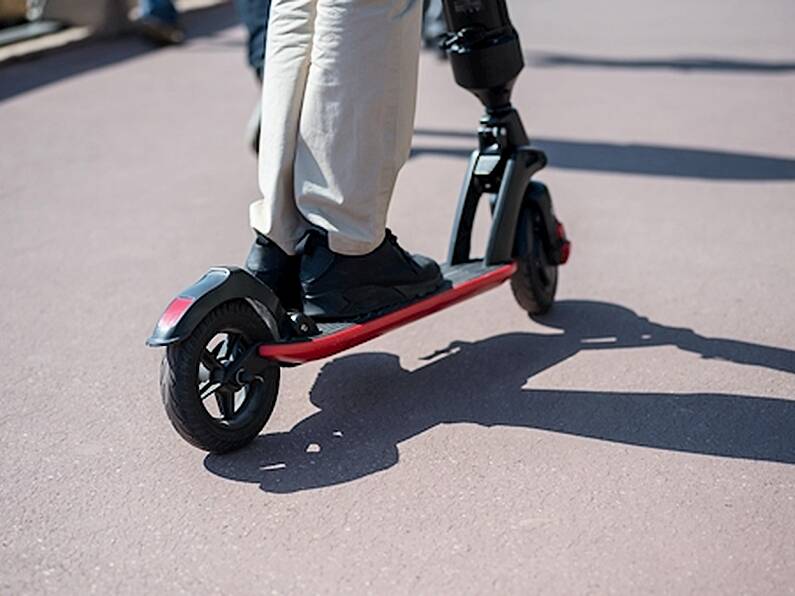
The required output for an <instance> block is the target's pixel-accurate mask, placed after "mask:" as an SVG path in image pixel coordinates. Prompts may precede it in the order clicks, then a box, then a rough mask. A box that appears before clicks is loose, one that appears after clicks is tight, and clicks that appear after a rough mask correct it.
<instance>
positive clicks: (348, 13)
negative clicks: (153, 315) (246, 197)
mask: <svg viewBox="0 0 795 596" xmlns="http://www.w3.org/2000/svg"><path fill="white" fill-rule="evenodd" d="M421 17H422V2H420V1H419V0H375V1H373V0H368V1H364V0H340V1H338V2H335V3H333V5H332V4H331V3H328V2H323V1H322V0H274V2H273V4H272V7H271V13H270V21H269V25H268V38H267V43H266V57H265V64H266V65H267V67H266V68H265V73H264V81H263V105H266V106H268V109H267V110H266V111H265V112H264V113H263V117H262V134H261V138H260V152H259V185H260V190H261V192H262V199H261V200H258V201H256V202H255V203H253V204H252V205H251V208H250V222H251V227H252V228H253V229H254V230H255V232H256V235H257V237H256V240H255V242H254V245H253V246H252V248H251V252H250V254H249V256H248V258H247V261H246V265H247V268H248V269H249V270H250V271H251V272H252V273H253V274H254V275H255V276H256V277H257V278H258V279H260V281H262V282H264V283H265V284H267V285H268V286H270V287H271V288H272V289H273V290H274V291H275V293H276V294H277V296H279V298H280V299H281V300H282V302H283V303H284V304H285V305H288V306H290V307H293V308H297V307H300V306H303V310H304V312H306V313H307V314H309V315H311V316H313V317H316V318H318V319H340V318H349V317H355V316H358V315H362V314H366V313H368V312H372V311H375V310H380V309H382V308H385V307H388V306H391V305H393V304H395V303H397V302H400V301H402V300H410V299H413V298H416V297H419V296H422V295H424V294H427V293H429V292H432V291H434V290H435V289H437V288H438V287H439V285H440V284H441V283H442V277H441V273H440V270H439V267H438V265H437V264H436V263H435V262H433V261H432V260H430V259H428V258H425V257H419V256H412V255H410V254H409V253H407V252H406V251H405V250H403V248H402V247H401V246H400V245H399V244H398V242H397V238H396V237H395V236H394V235H393V234H391V233H389V232H388V231H387V230H386V216H387V209H388V207H389V202H390V199H391V198H392V191H393V188H394V186H395V181H396V179H397V175H398V172H399V170H400V169H401V167H402V166H403V164H404V163H405V162H406V160H407V159H408V156H409V150H410V145H411V137H412V133H413V123H414V110H415V103H416V94H417V69H418V62H419V52H420V32H421V22H420V20H421ZM299 298H300V300H301V302H302V303H303V304H300V303H299Z"/></svg>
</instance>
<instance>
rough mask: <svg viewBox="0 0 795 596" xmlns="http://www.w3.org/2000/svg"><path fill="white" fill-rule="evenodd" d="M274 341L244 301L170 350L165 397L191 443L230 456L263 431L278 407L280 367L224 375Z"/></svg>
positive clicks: (164, 369) (163, 377)
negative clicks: (254, 348) (252, 351)
mask: <svg viewBox="0 0 795 596" xmlns="http://www.w3.org/2000/svg"><path fill="white" fill-rule="evenodd" d="M268 339H272V335H271V333H270V331H269V330H268V328H267V326H266V325H265V323H264V322H263V321H262V319H260V317H259V316H258V315H257V314H256V313H255V312H254V310H253V309H252V308H251V307H250V306H249V305H248V304H247V303H246V302H244V301H242V300H240V301H232V302H226V303H224V304H221V305H220V306H218V307H217V308H216V309H214V310H213V311H211V312H210V314H208V315H207V317H205V319H204V320H203V321H202V322H201V323H199V325H198V326H197V327H196V329H195V330H194V331H193V333H192V334H191V335H190V337H188V338H187V339H185V340H183V341H181V342H179V343H176V344H173V345H170V346H169V347H168V349H167V350H166V354H165V356H164V357H163V362H162V365H161V368H160V389H161V395H162V398H163V405H164V406H165V409H166V414H167V415H168V418H169V420H170V421H171V423H172V425H173V426H174V428H175V429H176V430H177V432H178V433H179V434H180V435H181V436H182V437H183V438H184V439H185V440H186V441H188V442H189V443H191V444H192V445H194V446H196V447H198V448H199V449H203V450H205V451H210V452H212V453H225V452H228V451H233V450H235V449H239V448H241V447H243V446H245V445H247V444H248V443H250V442H251V441H252V440H254V438H255V437H256V436H257V435H258V434H259V433H260V431H261V430H262V429H263V427H264V426H265V423H266V422H267V421H268V419H269V418H270V416H271V414H272V412H273V408H274V406H275V405H276V395H277V393H278V391H279V367H278V366H276V365H273V366H271V367H268V368H267V369H266V370H265V371H264V372H258V373H257V375H256V376H254V375H246V374H245V371H242V372H241V373H240V374H237V375H235V377H236V378H235V379H228V377H229V375H228V374H227V375H225V374H224V373H225V372H228V371H229V367H230V366H233V365H235V364H236V363H237V362H238V361H239V359H240V358H242V356H243V354H245V353H246V351H247V350H248V349H249V348H251V347H252V346H254V345H256V344H258V343H261V342H263V341H266V340H268ZM249 377H252V378H250V380H249ZM242 379H246V380H247V381H248V382H243V381H242Z"/></svg>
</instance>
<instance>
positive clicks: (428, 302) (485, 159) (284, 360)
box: [147, 0, 571, 453]
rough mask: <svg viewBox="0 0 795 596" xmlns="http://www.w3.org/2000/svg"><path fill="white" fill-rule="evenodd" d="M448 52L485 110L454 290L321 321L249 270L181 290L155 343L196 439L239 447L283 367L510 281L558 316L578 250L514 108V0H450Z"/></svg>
mask: <svg viewBox="0 0 795 596" xmlns="http://www.w3.org/2000/svg"><path fill="white" fill-rule="evenodd" d="M445 16H446V18H447V23H448V25H449V28H450V31H451V33H449V34H448V35H447V37H446V39H445V40H444V42H443V45H442V47H443V48H444V50H445V51H446V52H447V53H448V56H449V58H450V63H451V65H452V67H453V73H454V76H455V80H456V82H457V83H458V84H459V85H460V86H461V87H463V88H464V89H467V90H469V91H471V92H472V93H474V95H475V96H476V97H477V98H478V99H479V100H480V101H481V103H482V104H483V105H484V107H485V110H486V112H485V115H484V116H483V117H482V118H481V121H480V127H479V130H478V144H479V147H478V149H476V150H475V151H473V153H472V155H471V157H470V159H469V165H468V168H467V172H466V178H465V181H464V185H463V189H462V190H461V194H460V197H459V200H458V209H457V212H456V215H455V222H454V224H453V230H452V237H451V239H450V245H449V252H448V257H447V262H446V263H445V264H444V265H442V272H443V275H444V279H445V284H444V285H443V287H442V288H440V289H439V290H437V291H436V292H435V293H433V294H431V295H428V296H424V297H422V298H419V299H416V300H414V301H411V302H409V303H406V304H402V305H400V306H397V307H394V308H391V309H387V310H385V311H381V312H376V313H372V314H371V315H368V316H367V317H363V318H361V319H358V320H354V321H338V322H318V321H314V320H312V319H311V318H310V317H308V316H306V315H305V314H303V313H301V312H295V311H292V312H290V311H286V310H285V309H284V307H283V306H282V305H281V304H280V302H279V299H278V298H277V297H276V295H275V294H274V293H273V292H272V291H271V289H270V288H269V287H267V286H266V285H265V284H263V283H261V282H260V281H258V280H257V279H256V278H255V277H254V276H253V275H251V274H250V273H248V272H247V271H245V270H243V269H240V268H237V267H213V268H211V269H210V270H209V271H208V272H207V273H206V274H205V275H204V276H203V277H202V278H201V279H200V280H199V281H197V282H196V283H195V284H194V285H192V286H191V287H189V288H187V289H186V290H185V291H183V292H181V293H180V294H178V295H177V296H176V297H175V298H174V299H173V300H172V301H171V303H170V304H169V305H168V307H167V308H166V310H165V312H164V313H163V314H162V316H161V317H160V319H159V321H158V322H157V326H156V327H155V330H154V332H153V333H152V335H151V337H149V339H148V340H147V345H149V346H154V347H158V346H165V347H166V354H165V356H164V358H163V361H162V365H161V372H160V383H161V393H162V398H163V403H164V405H165V409H166V413H167V415H168V417H169V419H170V420H171V422H172V424H173V425H174V427H175V428H176V430H177V432H178V433H179V434H180V435H182V437H183V438H185V439H186V440H187V441H188V442H190V443H191V444H193V445H195V446H196V447H199V448H201V449H204V450H206V451H210V452H213V453H224V452H228V451H232V450H235V449H239V448H241V447H243V446H245V445H246V444H248V443H249V442H251V441H252V440H253V439H254V438H255V437H256V436H257V435H258V434H259V433H260V432H261V431H262V429H263V428H264V426H265V424H266V422H267V421H268V419H269V418H270V416H271V413H272V412H273V408H274V406H275V404H276V397H277V394H278V390H279V379H280V373H281V368H284V367H291V366H296V365H300V364H303V363H306V362H310V361H313V360H318V359H321V358H327V357H329V356H332V355H334V354H337V353H339V352H342V351H343V350H347V349H349V348H352V347H354V346H357V345H359V344H361V343H363V342H366V341H368V340H370V339H373V338H375V337H377V336H379V335H382V334H384V333H386V332H388V331H391V330H393V329H396V328H398V327H400V326H402V325H405V324H407V323H410V322H412V321H416V320H418V319H421V318H422V317H425V316H428V315H430V314H432V313H434V312H437V311H439V310H442V309H444V308H447V307H449V306H452V305H454V304H456V303H459V302H461V301H463V300H466V299H468V298H472V297H473V296H476V295H478V294H481V293H482V292H485V291H487V290H490V289H492V288H495V287H497V286H499V285H500V284H502V283H503V282H506V281H508V280H510V285H511V289H512V290H513V294H514V296H515V298H516V301H517V302H518V303H519V305H520V306H521V307H522V308H523V309H524V310H526V311H527V312H528V313H530V314H542V313H544V312H546V311H547V310H549V308H550V307H551V306H552V303H553V301H554V298H555V291H556V288H557V282H558V267H559V266H560V265H563V264H564V263H565V262H566V261H567V260H568V258H569V253H570V250H571V243H570V242H569V240H568V239H567V238H566V234H565V231H564V229H563V225H562V224H561V223H560V222H559V221H558V220H557V219H556V217H555V214H554V211H553V208H552V201H551V198H550V194H549V191H548V190H547V188H546V186H544V185H543V184H542V183H540V182H536V181H533V180H531V178H532V176H533V175H534V174H535V173H536V172H538V171H539V170H541V169H542V168H543V167H544V166H545V165H546V163H547V160H546V156H545V155H544V153H543V152H541V151H539V150H537V149H534V148H532V147H531V146H530V142H529V140H528V137H527V133H526V132H525V130H524V127H523V125H522V122H521V119H520V118H519V114H518V113H517V111H516V110H515V109H514V108H513V106H512V105H511V93H512V89H513V85H514V83H515V81H516V79H517V77H518V76H519V73H520V72H521V71H522V69H523V67H524V60H523V56H522V50H521V46H520V43H519V37H518V35H517V33H516V30H515V29H514V28H513V26H512V24H511V21H510V19H509V16H508V10H507V7H506V5H505V0H446V2H445ZM484 195H488V196H489V201H490V207H491V213H492V221H491V228H490V232H489V236H488V241H487V244H486V247H485V256H484V257H483V258H478V259H475V258H472V257H471V256H470V252H471V236H472V227H473V223H474V220H475V213H476V210H477V207H478V204H479V202H480V200H481V199H482V198H483V197H484Z"/></svg>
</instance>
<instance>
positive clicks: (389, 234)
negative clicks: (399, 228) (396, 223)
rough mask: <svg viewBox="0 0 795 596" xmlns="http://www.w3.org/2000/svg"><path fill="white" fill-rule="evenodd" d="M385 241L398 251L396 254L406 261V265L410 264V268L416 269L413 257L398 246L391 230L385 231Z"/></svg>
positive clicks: (396, 238)
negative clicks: (398, 253)
mask: <svg viewBox="0 0 795 596" xmlns="http://www.w3.org/2000/svg"><path fill="white" fill-rule="evenodd" d="M386 239H387V241H388V242H389V243H390V244H391V245H392V246H394V247H395V248H396V249H397V250H398V252H400V254H401V255H402V256H403V258H404V259H406V261H408V263H409V264H411V266H412V267H416V265H417V264H416V263H415V262H414V257H412V256H411V254H410V253H409V252H407V251H406V250H405V249H404V248H403V247H402V246H400V244H399V243H398V237H397V236H395V234H394V233H392V230H390V229H389V228H387V229H386Z"/></svg>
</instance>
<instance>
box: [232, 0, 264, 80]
mask: <svg viewBox="0 0 795 596" xmlns="http://www.w3.org/2000/svg"><path fill="white" fill-rule="evenodd" d="M235 8H237V14H238V16H239V17H240V20H241V21H243V24H244V25H245V26H246V29H247V30H248V63H249V65H251V68H253V69H254V72H256V73H257V76H258V77H259V78H262V68H263V63H264V62H265V38H266V37H267V36H268V16H269V15H270V11H271V0H235Z"/></svg>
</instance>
